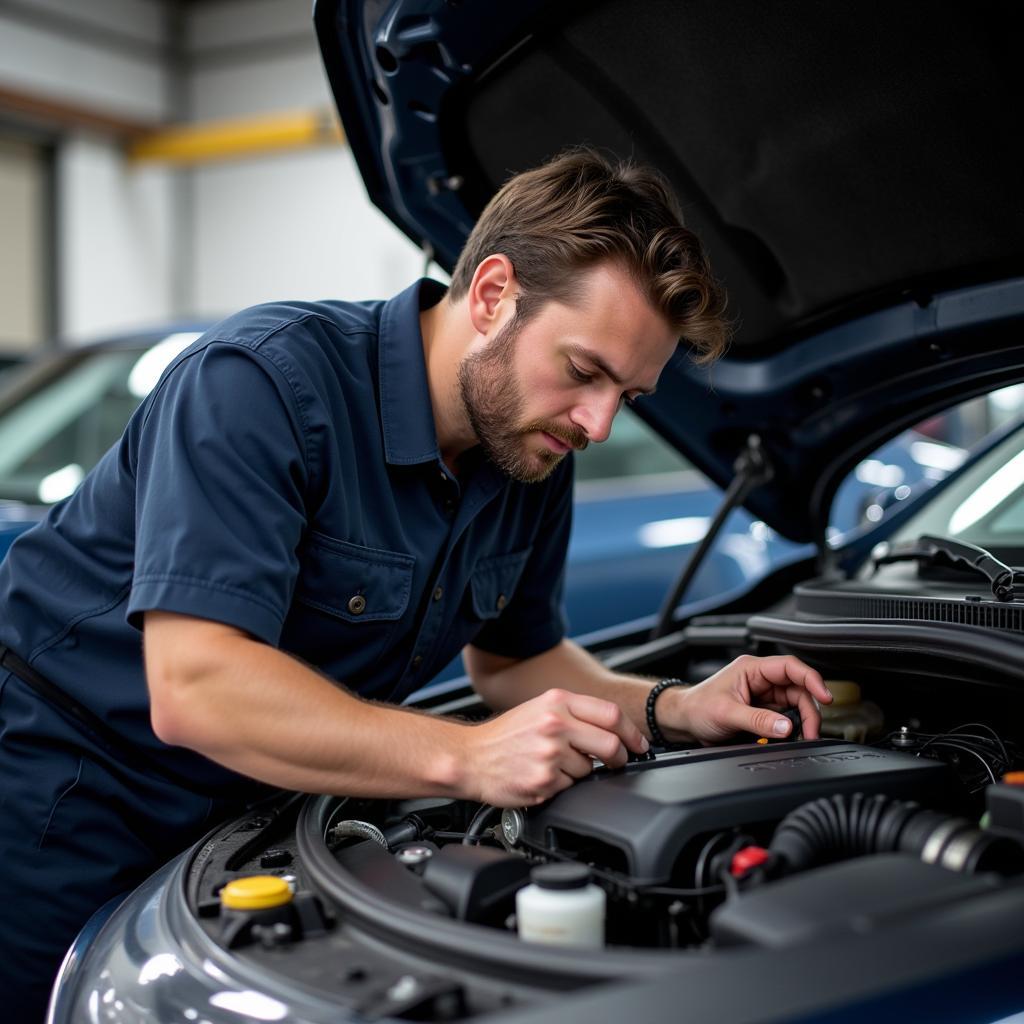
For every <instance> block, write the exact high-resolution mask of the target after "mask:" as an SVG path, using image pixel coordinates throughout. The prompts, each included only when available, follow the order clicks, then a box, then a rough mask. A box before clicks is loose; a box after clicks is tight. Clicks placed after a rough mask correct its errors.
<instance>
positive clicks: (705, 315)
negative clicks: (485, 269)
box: [450, 149, 729, 363]
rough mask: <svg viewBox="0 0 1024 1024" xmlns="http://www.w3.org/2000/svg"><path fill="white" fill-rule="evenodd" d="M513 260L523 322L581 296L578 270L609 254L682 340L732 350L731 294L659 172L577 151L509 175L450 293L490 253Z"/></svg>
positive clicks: (702, 349)
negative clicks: (727, 308) (548, 305)
mask: <svg viewBox="0 0 1024 1024" xmlns="http://www.w3.org/2000/svg"><path fill="white" fill-rule="evenodd" d="M495 253H501V254H503V255H505V256H507V257H508V259H509V260H510V261H511V263H512V266H513V268H514V269H515V273H516V277H517V278H518V280H519V283H520V285H521V287H522V294H521V295H520V296H519V299H518V301H517V314H518V315H519V316H521V317H522V318H523V319H524V320H525V319H528V318H529V317H530V316H531V315H532V313H534V312H536V310H537V309H538V308H539V307H540V306H541V305H542V304H543V303H544V302H547V301H549V300H552V299H554V300H557V301H559V302H563V303H571V302H573V301H574V299H576V298H578V293H579V272H580V271H583V270H587V269H589V268H590V267H592V266H594V265H596V264H598V263H602V262H605V261H606V260H612V261H617V262H619V263H620V264H621V265H622V266H624V267H625V268H626V270H627V271H628V272H629V273H630V274H631V275H632V277H633V279H634V280H635V281H636V282H637V285H638V286H639V287H640V289H641V290H642V291H643V292H644V293H645V294H646V295H647V297H648V299H649V301H650V303H651V305H652V306H653V307H654V308H655V309H656V310H657V311H658V312H659V313H660V314H661V315H662V316H663V317H664V318H665V319H666V320H667V321H668V323H669V324H670V325H671V326H672V327H673V329H674V330H675V331H676V332H677V333H678V334H679V337H680V338H681V339H682V340H684V341H686V342H687V343H689V344H690V345H691V346H693V348H694V349H695V353H696V358H697V361H698V362H701V363H709V362H711V361H713V360H715V359H717V358H718V357H719V356H721V355H722V353H723V352H724V351H725V348H726V345H727V343H728V338H729V323H728V321H727V320H726V318H725V306H726V295H725V290H724V289H723V288H722V286H721V285H720V284H719V283H718V282H717V281H716V280H715V278H714V276H713V275H712V273H711V267H710V265H709V263H708V259H707V256H706V254H705V252H704V247H703V245H702V244H701V241H700V239H699V238H698V237H697V236H696V235H695V234H694V233H693V232H692V231H690V230H689V229H688V228H686V227H684V226H683V220H682V214H681V212H680V210H679V205H678V203H677V202H676V198H675V196H674V195H673V193H672V190H671V188H670V187H669V185H668V182H667V181H666V180H665V179H664V178H663V177H662V176H661V175H660V174H659V173H658V172H657V171H655V170H654V169H652V168H650V167H643V166H639V165H636V164H633V163H630V162H614V163H613V162H612V161H610V160H607V159H605V157H603V156H602V155H601V154H599V153H597V152H595V151H594V150H592V149H572V150H568V151H566V152H564V153H562V154H561V155H560V156H558V157H556V158H555V159H554V160H551V161H550V162H549V163H546V164H542V165H541V166H540V167H536V168H534V169H533V170H529V171H524V172H522V173H521V174H517V175H515V176H514V177H512V178H510V179H509V180H508V181H506V182H505V184H504V185H503V186H502V187H501V189H499V191H498V192H497V194H496V195H495V196H494V197H493V198H492V199H491V201H490V202H489V203H488V204H487V206H486V207H485V208H484V211H483V213H482V214H481V215H480V219H479V220H478V221H477V223H476V226H475V227H474V228H473V231H472V232H471V234H470V236H469V238H468V239H467V240H466V244H465V246H464V247H463V249H462V253H461V254H460V256H459V261H458V263H457V264H456V265H455V270H454V272H453V273H452V283H451V291H450V298H451V299H452V300H453V301H458V300H459V299H460V298H462V297H463V296H464V295H465V294H466V293H467V292H468V290H469V285H470V282H471V281H472V279H473V274H474V273H475V271H476V268H477V267H478V266H479V265H480V263H482V262H483V260H485V259H486V258H487V257H488V256H491V255H493V254H495Z"/></svg>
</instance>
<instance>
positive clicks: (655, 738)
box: [647, 679, 687, 747]
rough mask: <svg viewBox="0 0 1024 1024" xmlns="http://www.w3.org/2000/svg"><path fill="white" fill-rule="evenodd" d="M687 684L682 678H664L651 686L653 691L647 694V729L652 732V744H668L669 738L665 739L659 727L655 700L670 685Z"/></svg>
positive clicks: (664, 745)
mask: <svg viewBox="0 0 1024 1024" xmlns="http://www.w3.org/2000/svg"><path fill="white" fill-rule="evenodd" d="M686 685H687V684H686V683H684V682H683V680H682V679H662V680H661V682H659V683H655V684H654V686H652V687H651V692H650V693H649V694H647V731H648V732H649V733H650V734H651V744H652V746H655V747H667V746H668V740H667V739H665V736H664V734H663V733H662V731H661V730H660V729H659V728H658V723H657V720H656V719H655V717H654V702H655V701H656V700H657V699H658V697H660V696H661V693H662V691H663V690H667V689H668V688H669V687H670V686H686Z"/></svg>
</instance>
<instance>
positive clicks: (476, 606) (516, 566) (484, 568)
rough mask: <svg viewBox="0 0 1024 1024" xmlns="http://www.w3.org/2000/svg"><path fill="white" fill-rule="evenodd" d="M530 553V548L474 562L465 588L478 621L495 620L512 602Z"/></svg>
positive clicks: (531, 549)
mask: <svg viewBox="0 0 1024 1024" xmlns="http://www.w3.org/2000/svg"><path fill="white" fill-rule="evenodd" d="M532 551H533V548H532V547H530V548H526V549H525V550H523V551H514V552H512V553H511V554H508V555H494V556H492V557H490V558H482V559H481V560H480V561H479V562H477V564H476V568H475V569H474V570H473V575H472V577H471V579H470V584H469V588H470V593H471V600H472V604H473V612H474V614H475V615H476V616H477V617H478V618H481V619H496V618H497V617H498V616H499V615H500V614H501V613H502V611H504V609H505V607H506V606H507V605H508V603H509V601H511V600H512V595H513V593H514V592H515V589H516V585H517V584H518V583H519V577H520V576H522V575H523V568H524V567H525V566H526V563H527V560H528V559H529V557H530V553H531V552H532Z"/></svg>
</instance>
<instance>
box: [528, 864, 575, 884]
mask: <svg viewBox="0 0 1024 1024" xmlns="http://www.w3.org/2000/svg"><path fill="white" fill-rule="evenodd" d="M530 881H531V882H533V884H534V885H539V886H540V887H541V888H542V889H583V888H584V887H585V886H587V885H588V884H589V883H590V868H588V867H587V866H586V864H543V865H541V867H539V868H534V869H533V870H532V871H531V872H530Z"/></svg>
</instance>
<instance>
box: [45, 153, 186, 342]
mask: <svg viewBox="0 0 1024 1024" xmlns="http://www.w3.org/2000/svg"><path fill="white" fill-rule="evenodd" d="M56 180H57V205H58V220H59V223H60V239H59V245H58V250H57V257H58V272H57V283H58V287H59V290H60V294H59V302H58V308H59V310H60V320H59V334H60V335H61V337H62V338H63V339H64V340H65V341H67V342H70V343H76V342H82V341H88V340H91V339H93V338H99V337H102V336H103V335H105V334H112V333H120V332H122V331H128V330H130V329H132V328H133V327H136V326H140V325H146V324H158V323H164V322H166V321H167V320H169V319H173V318H174V317H175V315H176V313H177V312H178V311H177V310H175V308H174V303H173V301H172V289H173V280H174V278H173V273H174V271H173V260H174V256H175V252H176V245H177V241H176V231H175V217H176V211H175V203H174V182H173V172H171V171H169V170H168V169H166V168H163V167H133V166H131V165H129V164H128V163H127V162H126V161H125V159H124V156H123V154H122V152H121V150H120V148H119V147H118V146H116V145H113V144H111V143H110V141H109V140H106V139H103V138H97V137H90V136H88V135H76V136H71V137H68V138H67V139H65V141H64V143H63V144H62V145H61V147H60V149H59V151H58V156H57V173H56Z"/></svg>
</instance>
